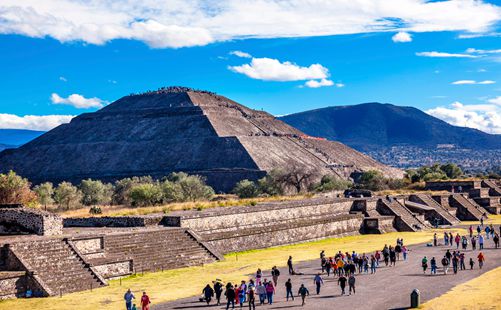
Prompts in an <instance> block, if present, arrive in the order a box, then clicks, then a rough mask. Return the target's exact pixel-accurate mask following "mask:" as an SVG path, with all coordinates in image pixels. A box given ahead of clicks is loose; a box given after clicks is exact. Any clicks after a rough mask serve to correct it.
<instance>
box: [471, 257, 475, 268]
mask: <svg viewBox="0 0 501 310" xmlns="http://www.w3.org/2000/svg"><path fill="white" fill-rule="evenodd" d="M474 265H475V261H474V260H473V257H470V270H473V266H474Z"/></svg>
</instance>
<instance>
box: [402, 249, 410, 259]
mask: <svg viewBox="0 0 501 310" xmlns="http://www.w3.org/2000/svg"><path fill="white" fill-rule="evenodd" d="M408 251H409V250H408V249H407V247H406V246H405V245H404V246H402V255H403V257H404V261H406V260H407V252H408Z"/></svg>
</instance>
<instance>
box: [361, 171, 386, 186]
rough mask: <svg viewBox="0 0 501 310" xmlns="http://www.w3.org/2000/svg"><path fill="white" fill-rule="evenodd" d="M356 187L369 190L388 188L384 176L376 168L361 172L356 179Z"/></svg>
mask: <svg viewBox="0 0 501 310" xmlns="http://www.w3.org/2000/svg"><path fill="white" fill-rule="evenodd" d="M358 187H359V188H363V189H368V190H371V191H381V190H385V189H388V185H387V183H386V179H385V177H384V176H383V174H382V173H381V172H379V171H377V170H370V171H366V172H364V173H362V175H361V176H360V178H359V180H358Z"/></svg>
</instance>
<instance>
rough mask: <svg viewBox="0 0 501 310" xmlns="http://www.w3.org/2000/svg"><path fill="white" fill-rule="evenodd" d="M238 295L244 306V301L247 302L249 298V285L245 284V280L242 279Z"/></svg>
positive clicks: (241, 305) (241, 304) (240, 302)
mask: <svg viewBox="0 0 501 310" xmlns="http://www.w3.org/2000/svg"><path fill="white" fill-rule="evenodd" d="M237 296H238V301H239V304H240V308H242V307H243V305H244V303H245V299H246V298H247V285H245V281H242V284H241V285H240V287H239V288H238V294H237Z"/></svg>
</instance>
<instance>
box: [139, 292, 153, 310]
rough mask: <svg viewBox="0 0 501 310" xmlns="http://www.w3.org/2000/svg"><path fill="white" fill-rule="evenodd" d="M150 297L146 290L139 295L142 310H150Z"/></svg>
mask: <svg viewBox="0 0 501 310" xmlns="http://www.w3.org/2000/svg"><path fill="white" fill-rule="evenodd" d="M150 304H151V301H150V297H149V296H148V295H146V292H143V296H141V308H142V309H143V310H150Z"/></svg>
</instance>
